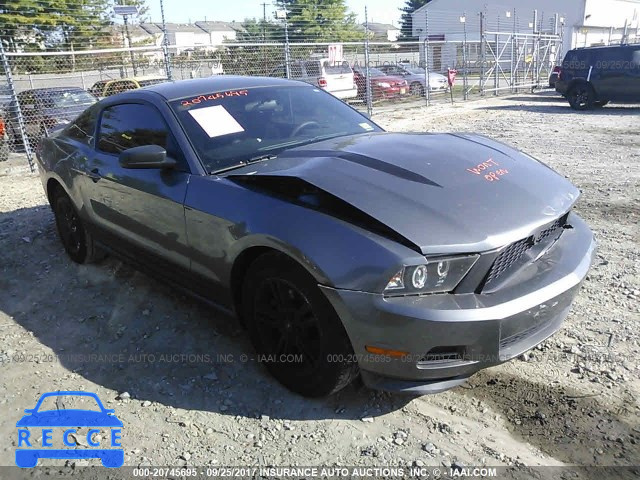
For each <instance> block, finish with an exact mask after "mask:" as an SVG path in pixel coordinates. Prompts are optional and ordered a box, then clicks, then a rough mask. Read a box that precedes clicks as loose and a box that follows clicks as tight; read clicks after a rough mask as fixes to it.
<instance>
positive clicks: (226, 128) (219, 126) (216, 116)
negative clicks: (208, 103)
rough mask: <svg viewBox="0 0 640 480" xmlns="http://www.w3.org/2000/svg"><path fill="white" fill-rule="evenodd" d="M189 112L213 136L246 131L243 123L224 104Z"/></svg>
mask: <svg viewBox="0 0 640 480" xmlns="http://www.w3.org/2000/svg"><path fill="white" fill-rule="evenodd" d="M189 114H191V116H192V117H193V118H194V119H195V121H196V122H198V125H200V126H201V127H202V129H203V130H204V131H205V132H206V133H207V135H209V137H211V138H214V137H221V136H222V135H229V134H230V133H239V132H244V128H242V125H240V124H239V123H238V122H237V121H236V119H235V118H233V117H232V116H231V114H230V113H229V112H227V109H226V108H224V107H223V106H222V105H215V106H212V107H204V108H198V109H197V110H189Z"/></svg>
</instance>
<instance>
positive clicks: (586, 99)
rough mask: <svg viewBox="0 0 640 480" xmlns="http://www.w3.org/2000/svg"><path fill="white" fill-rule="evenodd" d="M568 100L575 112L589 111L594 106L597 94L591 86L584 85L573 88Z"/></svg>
mask: <svg viewBox="0 0 640 480" xmlns="http://www.w3.org/2000/svg"><path fill="white" fill-rule="evenodd" d="M567 100H569V105H571V108H573V109H574V110H589V109H591V108H593V106H594V103H595V101H596V93H595V92H594V91H593V88H592V87H591V85H589V84H587V83H582V84H578V85H575V86H573V87H571V90H569V93H568V94H567Z"/></svg>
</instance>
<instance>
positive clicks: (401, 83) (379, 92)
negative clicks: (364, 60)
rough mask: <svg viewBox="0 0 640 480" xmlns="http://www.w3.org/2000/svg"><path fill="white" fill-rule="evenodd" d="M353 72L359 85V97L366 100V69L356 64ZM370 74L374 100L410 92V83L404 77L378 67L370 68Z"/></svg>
mask: <svg viewBox="0 0 640 480" xmlns="http://www.w3.org/2000/svg"><path fill="white" fill-rule="evenodd" d="M353 73H354V78H355V82H356V85H357V86H358V98H359V99H361V100H364V99H365V98H366V95H367V83H366V80H365V79H366V77H367V76H366V70H365V69H364V68H362V67H356V66H354V67H353ZM369 75H370V78H371V80H370V85H371V96H372V99H373V101H376V100H383V99H385V98H394V97H399V96H402V95H407V94H408V93H409V85H408V84H407V81H406V80H405V79H404V78H401V77H395V76H393V75H387V74H386V73H384V72H383V71H382V70H378V69H377V68H369Z"/></svg>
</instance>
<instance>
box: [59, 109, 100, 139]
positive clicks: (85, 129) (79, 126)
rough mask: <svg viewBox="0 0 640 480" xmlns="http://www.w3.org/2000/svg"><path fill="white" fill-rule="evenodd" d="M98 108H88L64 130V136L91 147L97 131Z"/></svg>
mask: <svg viewBox="0 0 640 480" xmlns="http://www.w3.org/2000/svg"><path fill="white" fill-rule="evenodd" d="M97 117H98V109H97V108H94V107H92V108H88V109H87V110H85V111H84V112H82V113H81V114H80V116H79V117H78V118H76V119H75V120H74V121H73V122H72V123H70V124H69V126H67V127H66V128H65V129H64V135H65V136H67V137H69V138H72V139H74V140H76V141H78V142H80V143H82V144H84V145H91V142H92V141H93V134H94V132H95V130H96V119H97Z"/></svg>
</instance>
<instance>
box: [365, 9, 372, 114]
mask: <svg viewBox="0 0 640 480" xmlns="http://www.w3.org/2000/svg"><path fill="white" fill-rule="evenodd" d="M364 72H365V73H364V85H365V87H364V88H365V102H366V103H367V114H368V115H369V116H371V114H372V112H373V105H372V103H373V98H372V95H371V94H372V93H373V92H371V76H370V73H369V16H368V14H367V6H366V5H365V6H364Z"/></svg>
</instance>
